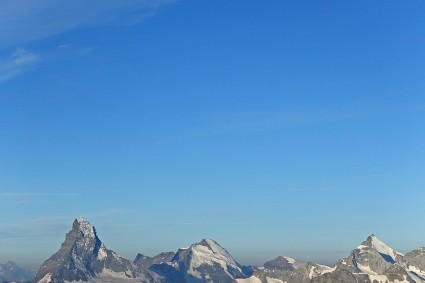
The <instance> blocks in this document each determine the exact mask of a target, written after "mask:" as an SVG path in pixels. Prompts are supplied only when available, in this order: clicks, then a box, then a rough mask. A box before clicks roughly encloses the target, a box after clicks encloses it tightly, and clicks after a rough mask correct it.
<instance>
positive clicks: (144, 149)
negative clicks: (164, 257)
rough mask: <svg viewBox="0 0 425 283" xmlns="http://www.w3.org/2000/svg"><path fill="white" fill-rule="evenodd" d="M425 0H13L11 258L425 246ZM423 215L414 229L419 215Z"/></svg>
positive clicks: (2, 192)
mask: <svg viewBox="0 0 425 283" xmlns="http://www.w3.org/2000/svg"><path fill="white" fill-rule="evenodd" d="M424 9H425V2H424V1H419V0H412V1H408V2H406V1H404V2H401V1H383V0H378V1H366V0H359V1H337V0H331V1H327V2H322V1H313V0H306V1H294V0H291V1H276V0H270V1H255V0H252V1H251V0H249V1H224V0H217V1H198V0H137V1H136V0H122V1H118V2H117V1H113V0H106V1H93V2H91V3H88V2H85V1H80V0H77V1H71V2H70V1H65V0H59V1H56V0H55V1H54V0H42V1H31V0H23V1H20V2H19V3H17V2H16V1H12V0H5V1H2V2H1V4H0V26H1V28H0V132H1V135H2V137H1V138H0V160H1V162H0V211H1V213H0V262H5V261H7V260H8V259H11V260H14V261H16V262H17V263H18V264H19V265H22V266H26V267H28V266H34V267H36V265H37V264H41V262H42V261H43V260H44V259H47V258H48V257H49V256H50V255H51V254H52V253H54V252H55V251H56V250H57V249H58V248H59V246H60V244H61V243H62V241H63V239H64V235H65V233H66V232H68V231H69V229H70V227H71V223H72V221H73V219H74V218H76V217H78V216H84V217H86V218H87V219H89V220H90V222H91V223H92V224H93V225H94V226H95V227H96V228H97V230H98V232H99V235H100V237H101V239H102V240H103V241H104V242H105V243H106V245H107V246H108V247H109V248H110V249H112V250H114V251H116V252H117V253H119V254H121V255H122V256H124V257H128V258H130V259H133V258H134V256H135V255H136V253H137V252H142V253H145V254H147V255H153V254H156V253H158V252H161V251H176V250H177V249H178V248H179V247H182V246H188V245H190V244H192V243H194V242H198V241H200V240H201V239H202V238H212V239H215V240H216V241H217V242H219V243H220V244H221V245H222V246H223V247H225V248H226V249H228V250H229V252H230V253H231V254H232V255H233V256H234V257H235V258H236V259H237V260H238V261H240V262H241V263H244V264H261V263H262V262H264V261H265V260H269V259H271V258H273V257H275V256H278V255H286V256H290V257H294V258H296V259H300V260H306V261H307V260H311V261H319V262H322V263H328V264H330V263H332V262H333V261H334V260H337V259H339V258H340V257H342V256H345V255H347V254H348V253H349V252H350V251H351V250H352V249H353V248H354V247H356V246H357V245H359V244H360V243H361V242H362V241H364V240H365V239H366V237H367V236H368V235H370V234H372V233H373V234H376V235H377V236H378V237H379V238H380V239H382V240H383V241H384V242H386V243H387V244H389V245H390V246H392V247H394V248H395V249H397V250H399V251H401V252H406V251H409V250H412V249H415V248H417V247H420V246H425V228H424V227H423V226H421V225H418V220H419V219H420V215H423V214H424V209H423V207H424V205H423V200H424V199H425V190H424V189H423V184H424V183H425V146H424V145H425V131H424V122H425V95H424V93H425V83H424V75H425V73H424V67H423V66H425V52H424V48H423V47H424V46H425V21H423V11H424ZM412 231H413V232H412Z"/></svg>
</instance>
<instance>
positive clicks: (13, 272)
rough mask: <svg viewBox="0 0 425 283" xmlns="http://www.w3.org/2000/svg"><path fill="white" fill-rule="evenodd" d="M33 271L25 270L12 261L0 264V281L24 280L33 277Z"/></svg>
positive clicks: (29, 279)
mask: <svg viewBox="0 0 425 283" xmlns="http://www.w3.org/2000/svg"><path fill="white" fill-rule="evenodd" d="M34 276H35V274H34V272H30V271H28V270H25V269H23V268H21V267H19V266H17V265H16V264H15V263H14V262H13V261H8V262H7V263H5V264H0V281H1V282H3V281H5V282H24V281H31V280H33V279H34Z"/></svg>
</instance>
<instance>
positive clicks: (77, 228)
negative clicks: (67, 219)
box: [35, 218, 154, 283]
mask: <svg viewBox="0 0 425 283" xmlns="http://www.w3.org/2000/svg"><path fill="white" fill-rule="evenodd" d="M103 277H104V278H117V279H133V278H138V279H139V282H153V281H154V280H153V278H152V277H151V276H150V275H149V273H148V272H147V271H146V270H144V269H142V268H138V269H137V271H136V270H135V268H134V266H133V264H132V263H131V262H130V261H129V260H127V259H124V258H122V257H120V256H118V255H117V254H116V253H115V252H113V251H111V250H108V249H107V248H106V247H105V245H104V244H103V243H102V242H101V241H100V239H99V238H98V236H97V233H96V229H95V228H94V227H93V226H92V225H91V224H90V223H89V222H88V221H87V220H85V219H82V218H78V219H76V220H75V221H74V223H73V225H72V230H71V231H69V232H68V234H66V237H65V242H64V243H63V244H62V245H61V247H60V249H59V251H58V252H56V253H55V254H54V255H53V256H51V257H50V258H49V259H48V260H46V261H45V262H44V263H43V265H42V266H41V268H40V270H39V271H38V273H37V276H36V279H35V282H39V283H43V282H46V283H48V282H54V283H56V282H60V283H63V282H65V281H68V282H71V281H96V280H100V278H103ZM104 281H106V279H104Z"/></svg>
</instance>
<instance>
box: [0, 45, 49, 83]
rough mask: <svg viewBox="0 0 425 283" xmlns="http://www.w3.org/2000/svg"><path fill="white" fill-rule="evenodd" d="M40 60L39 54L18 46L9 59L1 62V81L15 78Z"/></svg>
mask: <svg viewBox="0 0 425 283" xmlns="http://www.w3.org/2000/svg"><path fill="white" fill-rule="evenodd" d="M40 61H41V57H40V56H39V55H37V54H35V53H33V52H30V51H27V50H25V49H24V48H17V49H16V50H15V51H14V52H13V53H12V55H10V57H9V58H8V59H7V60H5V61H3V62H2V63H0V83H3V82H5V81H8V80H11V79H13V78H15V77H16V76H18V75H20V74H22V73H23V72H25V71H26V70H28V69H29V68H30V67H32V66H33V65H35V64H36V63H38V62H40Z"/></svg>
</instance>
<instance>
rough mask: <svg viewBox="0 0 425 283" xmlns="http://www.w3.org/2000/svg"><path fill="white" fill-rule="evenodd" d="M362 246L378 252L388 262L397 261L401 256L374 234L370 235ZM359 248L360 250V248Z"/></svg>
mask: <svg viewBox="0 0 425 283" xmlns="http://www.w3.org/2000/svg"><path fill="white" fill-rule="evenodd" d="M362 246H363V247H364V246H366V247H368V248H370V249H372V250H374V251H376V252H378V253H379V254H380V255H381V256H382V257H384V259H385V260H386V261H388V262H391V263H394V262H396V261H397V258H398V257H399V256H403V255H402V254H401V253H398V252H396V251H395V250H393V249H392V248H391V247H390V246H388V245H387V244H385V243H384V242H382V241H381V240H379V239H378V237H376V236H375V235H374V234H372V235H370V236H369V237H368V238H367V240H366V241H365V242H363V243H362ZM362 246H360V248H361V247H362Z"/></svg>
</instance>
